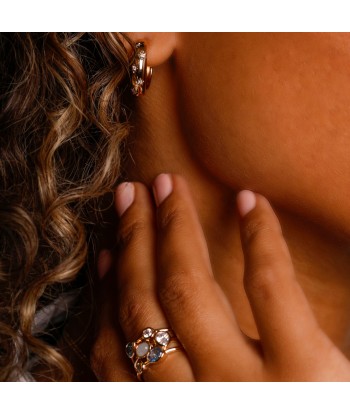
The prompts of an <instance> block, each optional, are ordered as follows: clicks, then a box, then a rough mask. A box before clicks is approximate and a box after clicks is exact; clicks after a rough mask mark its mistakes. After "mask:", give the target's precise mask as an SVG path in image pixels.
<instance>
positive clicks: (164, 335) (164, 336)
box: [156, 331, 170, 346]
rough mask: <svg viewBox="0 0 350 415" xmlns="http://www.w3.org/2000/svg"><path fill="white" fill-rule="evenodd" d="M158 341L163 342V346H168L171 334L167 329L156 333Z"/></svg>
mask: <svg viewBox="0 0 350 415" xmlns="http://www.w3.org/2000/svg"><path fill="white" fill-rule="evenodd" d="M156 341H157V343H159V344H161V345H162V346H166V345H167V344H168V343H169V341H170V335H169V333H168V332H167V331H159V332H158V333H157V334H156Z"/></svg>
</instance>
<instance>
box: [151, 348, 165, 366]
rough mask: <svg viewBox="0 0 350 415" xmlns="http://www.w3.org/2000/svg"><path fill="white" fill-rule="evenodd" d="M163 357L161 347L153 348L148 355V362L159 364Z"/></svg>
mask: <svg viewBox="0 0 350 415" xmlns="http://www.w3.org/2000/svg"><path fill="white" fill-rule="evenodd" d="M162 356H163V350H162V349H161V348H160V347H153V349H152V350H151V351H150V352H149V353H148V361H149V362H151V363H154V362H157V361H158V360H159V359H160V358H161V357H162Z"/></svg>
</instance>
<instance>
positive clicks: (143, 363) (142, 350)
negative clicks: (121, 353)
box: [125, 327, 181, 380]
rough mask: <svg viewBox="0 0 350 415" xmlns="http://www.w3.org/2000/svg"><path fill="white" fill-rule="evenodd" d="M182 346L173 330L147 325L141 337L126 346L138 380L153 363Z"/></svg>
mask: <svg viewBox="0 0 350 415" xmlns="http://www.w3.org/2000/svg"><path fill="white" fill-rule="evenodd" d="M180 349H181V346H180V345H179V342H178V340H177V338H176V336H175V335H174V333H173V331H172V330H169V329H152V328H151V327H147V328H146V329H144V330H143V331H142V335H141V337H139V338H138V339H137V340H136V341H133V342H129V343H128V344H127V345H126V346H125V351H126V354H127V356H128V357H129V358H130V359H131V361H132V363H133V365H134V369H135V371H136V374H137V379H138V380H143V379H142V374H143V372H144V371H145V370H146V369H147V367H148V366H149V365H151V364H154V363H157V362H159V361H160V360H161V359H162V358H164V357H165V356H167V355H168V354H169V353H172V352H175V351H176V350H180Z"/></svg>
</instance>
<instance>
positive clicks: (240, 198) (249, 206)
mask: <svg viewBox="0 0 350 415" xmlns="http://www.w3.org/2000/svg"><path fill="white" fill-rule="evenodd" d="M255 206H256V196H255V194H254V193H253V192H251V191H250V190H242V191H241V192H239V193H238V195H237V208H238V212H239V214H240V215H241V216H242V218H243V217H244V216H245V215H247V214H248V213H249V212H250V211H251V210H253V209H254V208H255Z"/></svg>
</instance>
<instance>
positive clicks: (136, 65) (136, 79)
mask: <svg viewBox="0 0 350 415" xmlns="http://www.w3.org/2000/svg"><path fill="white" fill-rule="evenodd" d="M135 48H136V51H135V58H134V61H133V63H132V65H131V84H132V88H131V92H132V93H133V94H134V95H135V96H137V97H138V96H140V95H144V94H145V92H146V89H147V88H148V87H149V86H150V83H151V79H152V68H151V67H150V66H147V53H146V47H145V44H144V43H143V42H138V43H136V45H135Z"/></svg>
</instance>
